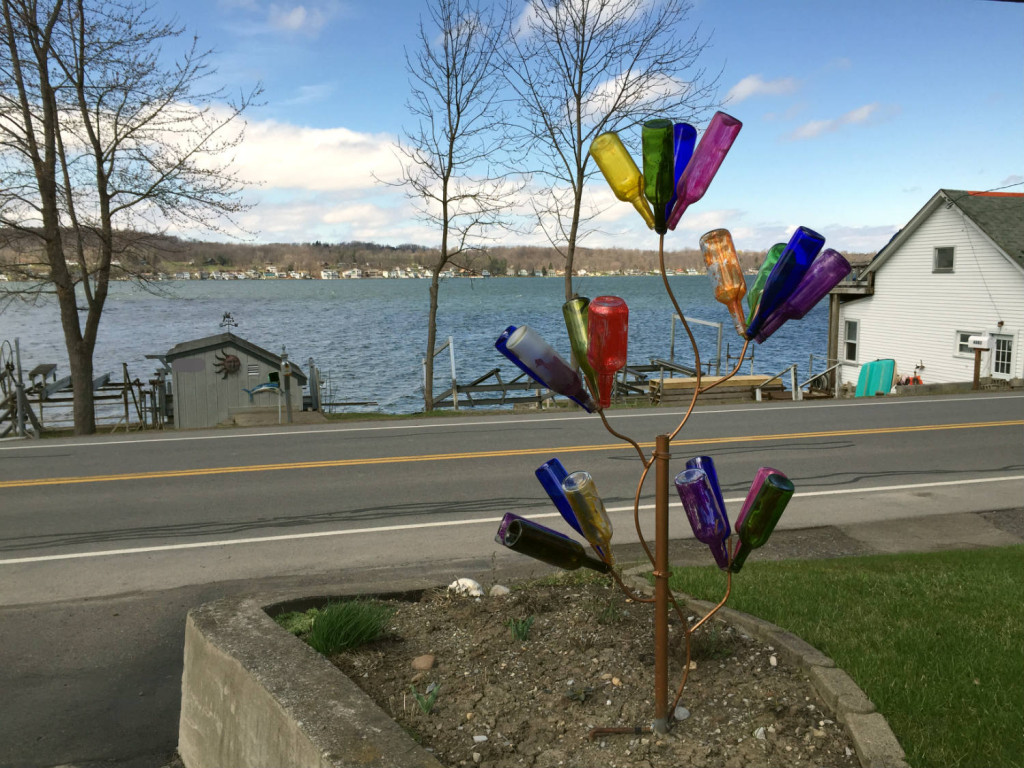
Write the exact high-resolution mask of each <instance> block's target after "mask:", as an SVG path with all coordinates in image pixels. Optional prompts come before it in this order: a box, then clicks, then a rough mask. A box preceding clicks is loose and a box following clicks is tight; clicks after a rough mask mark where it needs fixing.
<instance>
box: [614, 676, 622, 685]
mask: <svg viewBox="0 0 1024 768" xmlns="http://www.w3.org/2000/svg"><path fill="white" fill-rule="evenodd" d="M612 685H615V686H619V685H622V681H621V680H619V678H617V677H613V678H612Z"/></svg>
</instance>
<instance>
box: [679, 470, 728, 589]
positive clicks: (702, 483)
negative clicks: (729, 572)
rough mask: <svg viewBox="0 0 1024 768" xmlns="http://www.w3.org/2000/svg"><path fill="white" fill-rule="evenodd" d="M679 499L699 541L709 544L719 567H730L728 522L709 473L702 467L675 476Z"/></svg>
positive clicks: (723, 568)
mask: <svg viewBox="0 0 1024 768" xmlns="http://www.w3.org/2000/svg"><path fill="white" fill-rule="evenodd" d="M675 484H676V490H677V491H678V492H679V500H680V501H681V502H682V503H683V509H684V510H685V511H686V518H687V520H689V521H690V527H691V528H693V535H694V537H695V538H696V539H697V541H700V542H703V543H704V544H707V545H708V547H709V548H710V549H711V554H712V555H714V557H715V562H716V563H718V567H719V568H721V569H722V570H725V569H727V568H728V567H729V550H728V548H727V546H726V540H727V539H728V538H729V534H730V531H729V519H728V518H727V517H726V514H725V510H724V509H723V508H722V507H721V506H720V505H719V502H718V499H716V498H715V492H714V490H712V488H711V483H710V481H709V479H708V475H707V473H706V472H705V471H704V470H703V469H700V468H697V467H694V468H691V469H684V470H683V471H682V472H680V473H679V474H678V475H676V477H675Z"/></svg>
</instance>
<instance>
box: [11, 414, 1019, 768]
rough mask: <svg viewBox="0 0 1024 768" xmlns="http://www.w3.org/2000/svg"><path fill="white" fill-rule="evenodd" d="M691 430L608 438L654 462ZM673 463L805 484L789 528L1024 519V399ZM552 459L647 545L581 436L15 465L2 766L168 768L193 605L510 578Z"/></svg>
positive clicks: (714, 423) (732, 437) (635, 420)
mask: <svg viewBox="0 0 1024 768" xmlns="http://www.w3.org/2000/svg"><path fill="white" fill-rule="evenodd" d="M680 415H681V414H680V412H677V411H669V410H660V409H654V410H638V411H626V412H619V413H613V414H611V415H610V421H611V424H612V426H613V427H614V428H615V429H616V430H617V431H619V432H621V433H623V434H626V435H628V436H631V437H633V438H634V439H635V440H637V441H638V442H640V443H641V446H642V447H643V448H644V450H645V451H646V452H647V453H648V454H649V453H650V450H651V447H650V446H651V444H652V443H653V440H654V437H655V435H657V434H658V433H662V432H670V431H672V430H673V429H674V428H675V424H676V423H677V421H678V418H679V416H680ZM672 453H673V471H678V469H680V468H681V467H682V464H683V461H684V460H685V459H686V458H687V457H689V456H693V455H697V454H710V455H712V456H713V457H714V458H715V462H716V465H717V467H718V471H719V475H720V479H721V480H722V484H723V491H724V494H725V496H726V499H727V501H731V508H732V514H733V515H735V512H736V509H737V508H738V502H739V501H740V500H741V499H742V497H743V496H744V495H745V493H746V487H747V485H748V484H749V482H750V478H751V477H752V475H753V474H754V471H755V470H756V469H757V467H758V466H761V465H764V464H768V465H770V466H774V467H776V468H778V469H780V470H782V471H784V472H786V473H787V474H788V475H789V476H790V477H791V478H792V479H793V481H794V483H795V484H796V487H797V496H796V497H795V498H794V500H793V502H792V503H791V505H790V508H789V509H787V511H786V514H785V516H784V517H783V520H782V522H781V523H780V526H779V527H780V529H782V528H791V529H793V528H810V527H815V526H823V525H843V524H851V523H860V522H866V521H874V520H879V521H881V520H887V519H899V518H910V517H918V516H922V515H935V514H943V513H947V512H965V511H982V510H990V509H1003V508H1010V507H1019V506H1020V502H1021V497H1022V488H1024V396H1021V395H1012V394H1011V395H984V396H961V397H937V398H907V399H896V398H890V399H879V400H868V401H863V400H860V401H843V402H832V401H824V402H814V403H804V404H789V403H771V404H763V405H761V406H758V407H740V406H727V407H717V408H703V409H699V410H698V411H696V412H695V413H694V415H693V417H692V418H691V419H690V422H689V424H688V425H687V427H686V429H685V430H684V431H683V432H682V433H680V435H679V437H678V438H677V439H676V441H674V442H673V451H672ZM552 456H558V457H559V458H560V459H561V460H562V463H563V464H565V466H566V467H567V468H568V469H569V470H570V471H572V470H575V469H587V470H589V471H590V472H591V473H592V474H593V475H594V478H595V481H596V482H597V485H598V488H599V489H600V491H601V493H602V496H603V497H604V499H605V502H606V504H607V505H608V506H609V508H610V509H611V511H612V519H613V523H614V525H615V529H616V540H620V539H622V540H625V541H632V540H634V539H635V535H634V534H633V524H632V503H633V496H634V493H635V490H636V482H637V479H638V476H639V474H640V469H641V467H640V464H639V460H638V458H637V454H636V451H635V450H634V449H633V448H632V447H630V446H628V445H626V444H625V443H623V442H621V441H619V440H616V439H615V438H613V437H612V436H611V435H609V433H608V432H606V431H605V430H604V428H603V427H602V425H601V422H600V420H599V419H597V418H595V417H592V416H591V417H588V416H585V415H582V414H573V413H566V412H556V413H544V414H537V415H534V416H517V417H511V416H493V415H489V416H469V417H467V418H459V419H432V420H415V421H384V422H360V423H353V424H346V425H343V424H337V423H335V424H331V425H326V426H321V427H315V428H313V427H293V428H273V429H252V430H232V431H208V432H207V431H204V432H189V433H180V434H179V433H174V432H164V433H152V434H145V435H132V436H130V437H125V436H124V435H120V436H114V437H102V438H92V439H88V440H76V439H65V440H47V441H42V442H35V443H23V442H22V443H13V442H5V443H0V499H2V504H0V606H3V607H0V659H2V662H3V663H2V665H0V690H2V691H4V695H3V696H2V697H0V765H36V766H48V765H60V764H67V763H74V764H76V765H107V764H110V765H120V766H135V765H137V766H140V767H141V766H159V765H162V764H163V761H164V759H165V758H166V757H167V754H168V753H169V752H171V751H172V750H173V749H174V745H175V742H176V729H177V705H178V693H179V681H180V671H181V636H182V629H183V621H184V614H185V612H186V611H187V610H188V608H189V607H191V606H193V605H197V604H199V603H201V602H204V601H206V600H211V599H215V598H217V597H220V596H223V595H226V594H239V593H242V592H252V591H267V590H279V589H280V590H294V589H309V590H310V591H311V592H312V591H318V590H321V589H323V590H329V589H335V590H337V589H339V587H340V586H341V585H344V587H345V588H348V587H355V588H358V589H361V590H367V591H373V590H381V589H392V588H396V587H402V586H407V585H411V584H412V583H413V582H416V583H423V582H424V581H427V582H440V581H447V580H450V579H451V578H455V577H457V576H459V575H463V574H464V573H470V572H479V571H480V570H481V569H484V568H487V567H493V568H496V569H501V568H506V567H513V566H514V565H516V564H517V563H518V561H519V558H517V557H516V556H515V555H514V554H513V553H507V552H505V551H501V550H499V548H498V547H497V546H496V545H495V544H494V542H493V532H494V530H495V528H496V525H497V520H498V519H499V518H500V516H501V515H502V514H503V513H504V512H506V511H516V512H518V513H520V514H527V515H529V516H532V517H535V518H539V519H541V520H542V521H543V520H544V519H545V516H549V517H550V516H553V515H555V513H554V511H553V508H552V507H551V506H550V503H549V502H548V501H547V500H546V497H545V496H544V493H543V490H542V489H541V487H540V485H539V484H538V483H537V482H536V480H535V479H534V477H533V470H534V469H535V468H536V467H537V466H538V465H539V464H541V463H542V462H543V461H545V460H547V459H548V458H551V457H552ZM652 475H653V473H652ZM652 481H653V477H652V478H651V479H650V480H649V481H648V483H647V485H646V486H645V487H644V489H643V493H642V495H641V519H642V521H644V522H645V524H649V519H650V517H651V516H652V515H653V512H652V511H651V507H652V506H653V501H654V488H653V482H652ZM555 516H556V515H555ZM673 517H674V523H673V535H674V536H678V537H685V536H687V535H688V526H686V525H685V522H683V524H682V525H681V526H680V525H677V523H679V522H680V518H681V515H674V516H673ZM552 524H553V525H555V524H556V523H554V522H553V523H552Z"/></svg>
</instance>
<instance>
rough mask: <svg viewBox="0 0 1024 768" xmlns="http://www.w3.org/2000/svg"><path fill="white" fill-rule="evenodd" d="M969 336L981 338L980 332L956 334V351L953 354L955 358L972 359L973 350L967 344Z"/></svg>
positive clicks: (959, 332)
mask: <svg viewBox="0 0 1024 768" xmlns="http://www.w3.org/2000/svg"><path fill="white" fill-rule="evenodd" d="M971 336H981V331H957V332H956V351H955V352H954V353H953V354H954V355H956V356H957V357H974V350H973V349H971V347H970V345H968V343H967V340H968V339H969V338H970V337H971Z"/></svg>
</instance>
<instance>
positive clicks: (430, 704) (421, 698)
mask: <svg viewBox="0 0 1024 768" xmlns="http://www.w3.org/2000/svg"><path fill="white" fill-rule="evenodd" d="M409 688H411V689H412V696H413V698H414V699H416V703H417V704H418V705H419V708H420V712H422V713H423V714H424V715H429V714H430V713H431V712H432V711H433V710H434V704H435V703H436V702H437V695H438V694H439V693H440V692H441V686H440V685H439V684H438V683H430V684H429V685H428V686H427V690H426V693H420V692H419V691H417V690H416V686H415V685H410V686H409Z"/></svg>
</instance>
